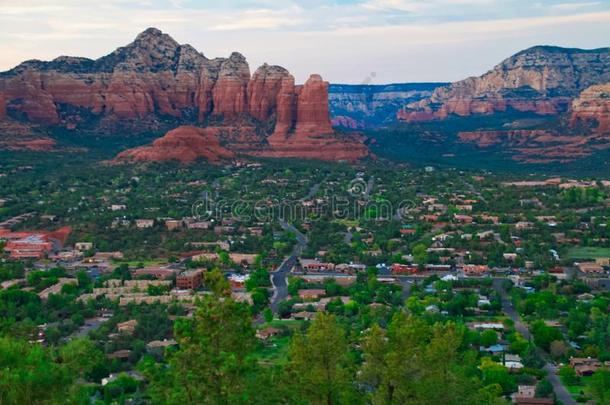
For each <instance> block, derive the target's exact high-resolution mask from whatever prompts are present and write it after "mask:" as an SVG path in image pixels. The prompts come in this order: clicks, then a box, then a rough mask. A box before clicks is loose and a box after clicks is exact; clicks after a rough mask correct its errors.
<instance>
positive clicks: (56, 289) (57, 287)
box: [38, 277, 78, 300]
mask: <svg viewBox="0 0 610 405" xmlns="http://www.w3.org/2000/svg"><path fill="white" fill-rule="evenodd" d="M69 284H72V285H76V284H78V280H77V279H75V278H63V277H62V278H60V279H59V280H57V283H56V284H54V285H52V286H50V287H49V288H45V289H44V290H42V291H41V292H39V293H38V296H39V297H40V299H41V300H47V299H48V298H49V296H50V295H51V294H59V293H60V292H61V289H62V288H63V286H64V285H69Z"/></svg>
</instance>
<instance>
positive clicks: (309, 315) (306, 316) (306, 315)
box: [292, 311, 316, 321]
mask: <svg viewBox="0 0 610 405" xmlns="http://www.w3.org/2000/svg"><path fill="white" fill-rule="evenodd" d="M315 317H316V313H315V312H307V311H301V312H296V313H294V314H292V319H296V320H301V321H311V320H312V319H314V318H315Z"/></svg>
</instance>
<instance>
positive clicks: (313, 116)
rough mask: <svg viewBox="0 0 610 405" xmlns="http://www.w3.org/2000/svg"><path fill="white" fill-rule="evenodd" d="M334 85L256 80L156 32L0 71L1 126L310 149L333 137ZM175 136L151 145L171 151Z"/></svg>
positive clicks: (235, 57) (274, 73) (236, 61)
mask: <svg viewBox="0 0 610 405" xmlns="http://www.w3.org/2000/svg"><path fill="white" fill-rule="evenodd" d="M327 88H328V84H327V83H326V82H324V81H323V80H322V79H321V78H320V77H319V76H317V75H314V76H312V78H311V79H310V80H309V81H308V83H307V84H306V85H305V86H295V83H294V78H293V77H292V75H290V73H289V72H288V71H287V70H286V69H284V68H281V67H279V66H269V65H266V64H265V65H263V66H262V67H260V68H259V69H257V70H256V72H255V73H254V74H253V75H252V76H250V68H249V66H248V63H247V62H246V59H245V58H244V57H243V56H242V55H241V54H239V53H233V54H231V56H230V57H229V58H226V59H225V58H216V59H208V58H206V57H205V56H204V55H203V54H201V53H199V52H198V51H197V50H195V49H194V48H193V47H191V46H190V45H180V44H178V43H177V42H176V41H174V40H173V39H172V38H171V37H170V36H169V35H167V34H164V33H162V32H161V31H159V30H157V29H155V28H149V29H147V30H146V31H144V32H142V33H141V34H140V35H138V36H137V37H136V39H135V41H134V42H132V43H131V44H129V45H127V46H125V47H122V48H119V49H117V50H116V51H114V52H112V53H111V54H109V55H107V56H104V57H102V58H99V59H96V60H92V59H86V58H75V57H59V58H57V59H54V60H53V61H50V62H41V61H27V62H24V63H22V64H21V65H19V66H17V67H15V68H14V69H12V70H10V71H7V72H3V73H0V120H6V119H10V120H19V121H24V122H32V123H37V124H41V125H48V126H65V127H67V128H69V129H79V128H86V129H87V130H92V131H95V132H107V133H116V132H119V131H117V129H119V130H120V129H123V130H124V129H125V128H129V129H130V130H133V131H140V132H144V131H147V130H151V129H155V130H158V129H161V128H164V127H169V128H171V127H175V126H176V125H181V124H197V125H200V126H209V127H215V128H217V127H222V128H223V130H222V131H216V130H215V131H211V132H214V133H216V135H217V136H220V137H221V139H220V141H222V142H223V143H225V142H226V143H229V144H235V145H236V147H238V149H239V150H240V151H248V150H257V151H258V150H260V149H265V148H267V149H268V148H269V145H270V144H271V143H272V142H273V143H274V144H276V145H279V143H281V141H284V142H287V144H290V142H289V140H288V138H291V139H292V137H294V139H299V145H301V146H302V147H305V146H306V139H307V138H308V137H315V136H319V135H325V136H330V137H331V138H332V136H333V131H332V128H331V124H330V119H329V114H328V91H327ZM160 123H163V124H160ZM229 128H230V129H229ZM122 132H124V131H122ZM211 132H209V133H208V134H207V136H210V133H211ZM170 134H171V133H170ZM170 134H168V135H170ZM191 135H192V131H191ZM267 137H269V141H268V140H267ZM176 139H177V138H176V135H175V134H172V136H171V137H170V141H171V142H169V143H167V142H166V143H161V144H159V145H153V147H158V148H160V149H164V150H166V151H167V150H168V148H170V147H171V146H170V145H171V144H172V142H174V141H176ZM179 139H180V142H183V141H184V142H186V140H185V139H184V138H182V137H179ZM193 139H199V138H198V137H193V136H189V137H188V142H191V141H192V140H193ZM206 141H207V140H206ZM335 141H336V140H335ZM178 144H179V143H176V145H178ZM339 144H340V143H339ZM350 144H351V143H346V144H345V145H346V147H348V148H349V145H350ZM318 146H319V145H318ZM294 153H295V156H298V151H297V150H296V149H295V150H294ZM354 156H355V155H354ZM157 157H161V155H158V156H157Z"/></svg>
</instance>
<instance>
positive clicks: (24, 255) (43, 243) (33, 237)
mask: <svg viewBox="0 0 610 405" xmlns="http://www.w3.org/2000/svg"><path fill="white" fill-rule="evenodd" d="M4 250H5V251H6V252H8V253H9V256H10V258H11V259H42V258H43V257H45V256H46V255H47V254H48V253H50V252H52V251H53V242H52V241H51V240H50V239H49V237H48V235H46V234H44V233H40V234H26V235H25V237H23V238H21V239H17V240H9V241H8V242H7V243H6V245H5V247H4Z"/></svg>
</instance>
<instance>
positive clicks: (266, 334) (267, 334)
mask: <svg viewBox="0 0 610 405" xmlns="http://www.w3.org/2000/svg"><path fill="white" fill-rule="evenodd" d="M281 333H282V330H281V329H278V328H274V327H271V326H270V327H268V328H265V329H259V330H257V331H256V337H257V338H258V339H260V340H267V339H269V338H271V337H273V336H277V335H279V334H281Z"/></svg>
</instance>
